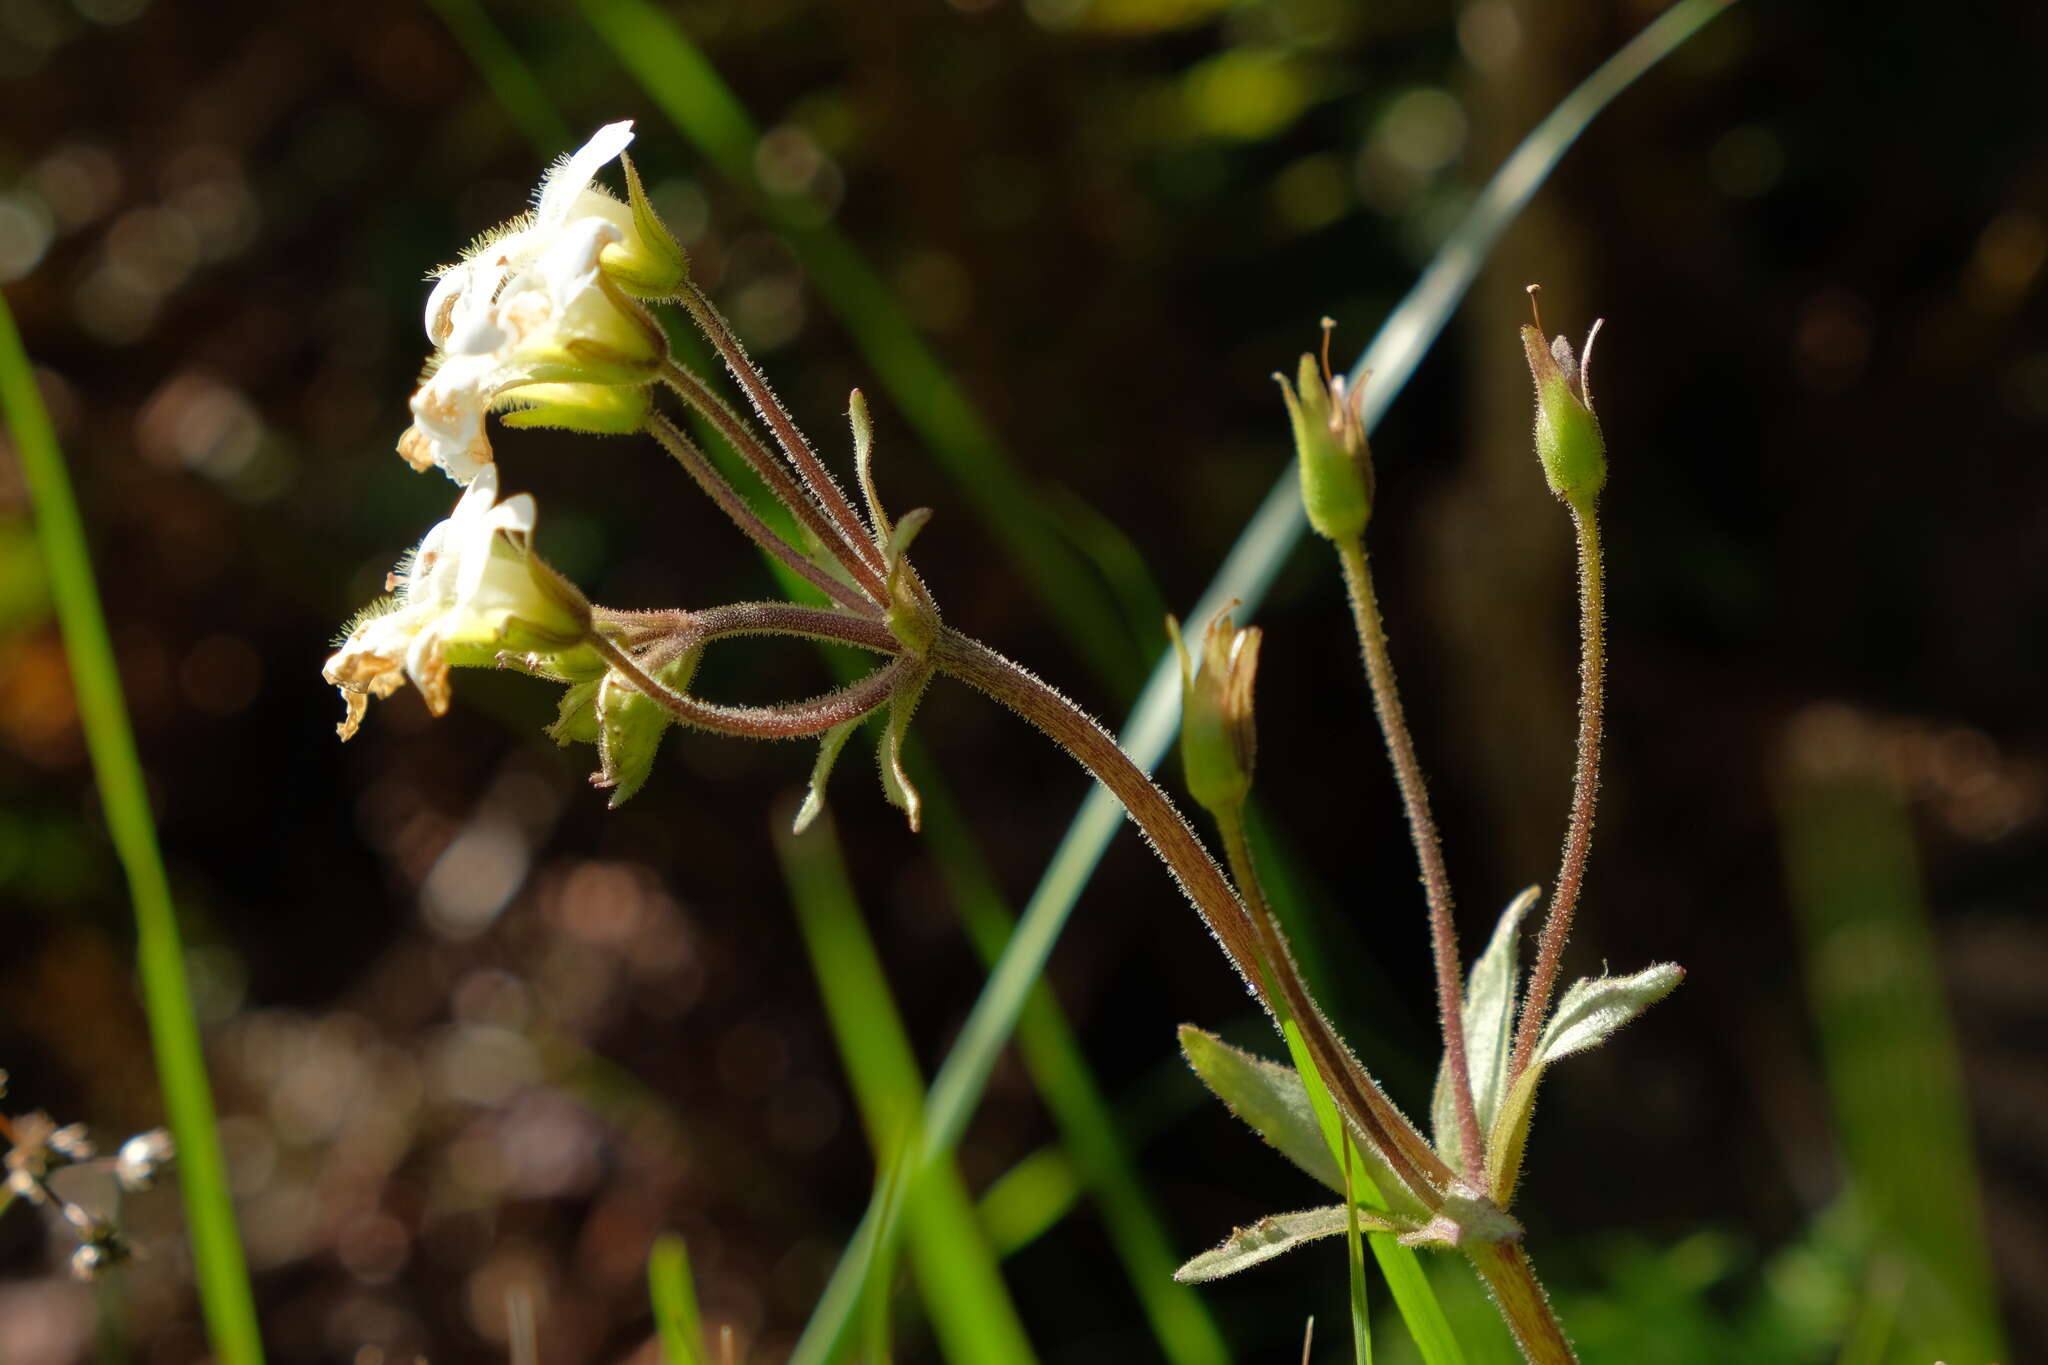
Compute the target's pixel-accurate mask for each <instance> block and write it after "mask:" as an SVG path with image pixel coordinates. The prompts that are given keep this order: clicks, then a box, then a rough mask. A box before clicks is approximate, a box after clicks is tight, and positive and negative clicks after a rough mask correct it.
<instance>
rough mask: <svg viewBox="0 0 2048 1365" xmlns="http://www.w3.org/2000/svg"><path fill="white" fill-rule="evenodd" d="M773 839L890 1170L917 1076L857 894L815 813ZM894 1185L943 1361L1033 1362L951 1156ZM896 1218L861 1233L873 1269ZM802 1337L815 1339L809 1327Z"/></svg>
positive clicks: (906, 1137) (912, 1131) (850, 1070)
mask: <svg viewBox="0 0 2048 1365" xmlns="http://www.w3.org/2000/svg"><path fill="white" fill-rule="evenodd" d="M776 836H777V838H776V851H777V856H778V857H779V859H780V861H781V864H782V873H783V877H784V880H785V881H786V882H787V883H788V886H789V892H790V899H791V900H792V901H793V902H794V903H795V906H796V911H797V919H798V922H799V924H800V926H801V927H802V929H803V936H804V945H805V947H806V948H808V949H809V951H810V955H811V966H812V969H813V972H814V973H815V975H816V976H817V979H818V987H819V990H820V991H821V992H822V994H823V995H824V997H825V1010H826V1014H827V1015H828V1016H829V1017H830V1019H831V1023H832V1033H833V1037H834V1038H835V1040H836V1041H837V1042H838V1045H839V1053H840V1058H841V1060H842V1061H843V1062H844V1063H845V1066H846V1071H847V1076H848V1079H849V1080H850V1081H851V1083H852V1086H853V1092H854V1098H855V1100H856V1101H857V1102H858V1104H859V1106H860V1110H861V1117H862V1120H863V1122H864V1123H865V1124H866V1126H867V1130H868V1137H869V1141H870V1142H871V1143H872V1145H873V1147H874V1149H875V1153H876V1160H877V1164H878V1165H880V1166H882V1167H885V1168H888V1167H894V1166H895V1165H896V1164H897V1161H898V1159H899V1154H900V1153H902V1152H905V1151H916V1150H918V1136H917V1132H918V1122H919V1109H920V1103H921V1101H922V1099H923V1097H924V1081H923V1077H922V1076H920V1075H919V1073H918V1069H917V1059H916V1055H915V1054H914V1053H913V1052H912V1050H911V1046H910V1038H909V1035H908V1034H907V1033H906V1032H905V1030H904V1027H903V1019H902V1015H901V1014H900V1012H899V1011H898V1010H897V1008H896V1001H895V998H894V997H893V996H892V995H891V994H890V991H889V983H888V980H887V978H886V976H885V975H884V973H883V971H882V963H881V958H880V957H879V956H878V955H877V954H876V952H875V945H874V940H873V939H872V938H871V937H870V936H869V934H868V930H867V924H866V922H865V921H864V920H863V919H862V918H861V913H860V907H859V906H858V904H856V902H855V900H854V896H853V891H852V888H851V885H850V884H849V882H848V879H847V873H846V866H845V864H844V862H843V861H842V860H841V858H840V854H839V846H838V843H837V842H836V840H835V839H834V837H833V834H832V827H831V822H830V821H829V820H820V821H819V822H818V823H817V824H816V825H814V826H813V827H812V829H811V831H810V832H809V833H808V834H806V835H804V836H803V837H801V838H798V837H796V836H794V835H791V834H789V833H788V832H787V826H786V825H783V826H781V827H779V828H778V829H777V830H776ZM902 1185H903V1189H902V1195H901V1199H902V1226H903V1228H904V1231H905V1234H906V1236H907V1237H908V1240H909V1250H910V1259H911V1268H912V1271H913V1272H914V1274H915V1275H916V1278H917V1281H918V1286H919V1290H920V1296H921V1297H922V1299H923V1301H924V1305H925V1310H926V1312H927V1313H929V1314H930V1316H931V1320H932V1326H933V1328H934V1329H935V1330H936V1331H937V1333H938V1336H939V1339H940V1342H941V1344H942V1345H943V1346H944V1348H945V1351H946V1354H947V1356H948V1357H949V1358H951V1359H953V1360H961V1361H967V1360H972V1361H987V1362H990V1365H1029V1362H1032V1361H1033V1360H1035V1356H1034V1355H1033V1353H1032V1350H1031V1345H1030V1342H1029V1340H1028V1339H1027V1338H1026V1337H1025V1334H1024V1326H1023V1323H1022V1321H1021V1320H1020V1319H1019V1318H1018V1316H1017V1310H1016V1307H1015V1305H1014V1304H1012V1303H1011V1301H1010V1296H1009V1291H1008V1290H1007V1289H1006V1288H1004V1286H1003V1281H1002V1276H1001V1273H1000V1272H999V1271H998V1269H997V1267H996V1260H995V1256H994V1254H993V1253H992V1252H991V1251H990V1250H989V1246H988V1241H987V1239H986V1238H985V1237H984V1236H983V1235H982V1231H981V1225H980V1223H979V1222H978V1221H977V1220H976V1218H975V1214H974V1206H973V1204H972V1203H971V1202H970V1201H969V1199H968V1197H967V1187H966V1185H965V1183H964V1182H963V1181H962V1180H961V1178H960V1172H959V1169H958V1167H956V1166H955V1165H954V1164H953V1161H952V1159H951V1158H950V1156H949V1157H947V1158H945V1159H943V1160H940V1161H933V1162H925V1163H922V1164H915V1165H913V1164H908V1163H906V1167H905V1171H904V1175H903V1179H902ZM887 1187H888V1182H881V1183H878V1186H877V1189H878V1191H883V1190H886V1189H887ZM893 1206H894V1202H893V1200H888V1199H885V1200H883V1201H882V1203H881V1204H880V1207H881V1208H883V1209H884V1210H888V1209H890V1208H892V1207H893ZM892 1221H894V1220H891V1219H887V1218H882V1219H877V1220H876V1224H875V1227H874V1228H873V1229H870V1230H867V1231H866V1233H865V1235H867V1236H869V1237H871V1238H873V1239H874V1243H873V1244H872V1245H871V1246H870V1248H869V1255H868V1264H869V1266H876V1265H880V1266H886V1265H887V1264H888V1263H889V1258H888V1255H887V1250H888V1246H889V1231H890V1230H889V1227H888V1223H889V1222H892ZM877 1248H879V1250H878V1249H877ZM866 1278H867V1277H866V1276H863V1280H862V1283H861V1287H862V1289H863V1291H864V1292H863V1293H862V1294H860V1295H857V1296H856V1302H857V1301H858V1298H859V1297H864V1296H865V1293H873V1292H883V1293H886V1289H878V1288H877V1287H876V1286H874V1285H871V1284H867V1283H865V1281H866ZM850 1306H851V1305H850ZM805 1340H806V1341H809V1340H811V1338H810V1337H809V1334H808V1333H807V1334H806V1338H805ZM836 1342H837V1334H836V1333H835V1334H834V1336H833V1338H832V1339H831V1340H829V1341H822V1342H815V1343H813V1349H818V1350H820V1351H821V1354H820V1355H819V1356H818V1357H817V1358H819V1359H824V1358H829V1354H830V1350H831V1348H832V1347H833V1346H834V1345H835V1344H836ZM804 1357H805V1347H804V1344H803V1343H802V1342H800V1343H799V1345H798V1350H797V1353H796V1356H795V1357H793V1358H798V1359H801V1358H804Z"/></svg>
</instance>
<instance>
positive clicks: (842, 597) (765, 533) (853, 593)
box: [647, 413, 882, 612]
mask: <svg viewBox="0 0 2048 1365" xmlns="http://www.w3.org/2000/svg"><path fill="white" fill-rule="evenodd" d="M647 430H648V431H650V432H652V433H653V435H654V439H655V440H657V441H659V442H661V445H662V448H663V449H664V450H666V451H668V453H669V454H671V455H673V456H675V459H676V463H677V464H679V465H681V466H682V467H683V469H684V470H685V471H686V472H688V474H689V476H690V477H691V478H692V479H695V480H696V481H697V486H698V487H699V488H701V489H703V490H704V492H705V494H706V495H707V496H709V497H710V499H711V500H712V501H713V502H715V503H717V504H718V507H719V510H720V511H722V512H724V513H725V514H726V515H727V516H729V517H731V518H732V519H733V524H734V525H736V526H738V527H739V528H740V530H741V531H743V532H745V533H746V537H747V539H749V540H751V541H753V542H754V543H755V544H756V545H758V546H760V547H761V548H762V549H764V550H766V551H767V552H768V553H769V554H771V555H774V556H775V557H776V558H777V559H779V560H781V561H782V562H783V563H784V564H787V565H788V566H789V567H790V569H791V570H793V571H794V572H796V573H797V574H800V575H801V576H802V577H803V578H804V580H805V581H806V582H808V583H810V584H811V586H812V587H815V588H816V589H817V590H818V591H820V592H822V593H824V594H825V595H826V596H827V597H829V598H831V599H832V600H833V601H835V602H837V603H839V604H840V605H841V606H843V607H846V608H848V609H850V610H853V611H858V612H872V611H873V610H874V609H875V602H876V601H878V600H882V599H881V598H877V599H874V600H870V599H869V598H867V597H864V596H862V595H861V594H860V592H858V591H857V590H855V589H853V588H850V587H848V586H847V585H846V584H844V583H842V582H840V581H839V580H838V579H836V578H834V577H833V576H832V575H831V574H829V573H826V572H825V571H824V570H823V569H822V568H820V567H818V565H816V564H814V563H813V562H812V561H811V559H810V557H809V556H808V555H806V554H804V552H803V551H801V550H799V549H797V548H796V546H794V545H791V544H790V543H789V542H788V541H786V540H784V539H783V538H782V537H781V536H779V535H777V534H775V531H774V528H773V527H771V526H769V525H768V523H767V522H765V521H763V520H761V518H760V517H759V516H758V515H757V514H756V513H755V512H754V509H753V508H751V507H749V506H747V503H746V499H744V498H742V497H741V496H740V495H739V494H738V493H736V492H734V491H733V487H732V485H731V484H729V483H727V482H726V481H725V478H724V476H723V475H721V474H720V473H719V472H718V471H717V470H716V469H714V468H712V467H711V461H710V460H708V459H706V458H705V456H704V452H703V451H701V450H699V449H697V443H696V442H695V441H692V440H691V439H690V438H689V437H687V436H685V435H684V434H683V432H682V429H681V428H679V427H678V426H676V424H675V423H673V422H671V421H669V420H668V418H666V417H663V416H661V415H660V414H659V413H656V414H654V415H653V416H651V417H649V418H648V419H647ZM799 503H801V496H799ZM879 581H880V580H877V582H878V583H879Z"/></svg>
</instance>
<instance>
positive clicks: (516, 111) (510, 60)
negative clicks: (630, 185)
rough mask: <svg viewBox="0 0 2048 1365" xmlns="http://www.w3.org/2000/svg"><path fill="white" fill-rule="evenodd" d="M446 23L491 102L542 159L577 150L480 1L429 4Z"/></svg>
mask: <svg viewBox="0 0 2048 1365" xmlns="http://www.w3.org/2000/svg"><path fill="white" fill-rule="evenodd" d="M430 3H431V4H432V5H433V7H434V11H435V13H437V14H439V15H440V16H441V22H442V23H444V24H446V25H447V26H448V31H449V32H450V33H453V34H454V35H455V41H456V43H457V44H458V45H459V46H460V47H461V48H462V51H463V55H464V56H466V57H468V58H469V60H470V63H471V65H473V66H475V67H476V69H477V71H478V72H479V73H481V74H482V76H483V78H484V84H486V85H488V86H490V88H491V96H492V98H494V99H496V100H497V101H498V107H499V108H501V109H503V110H504V111H505V114H506V117H508V118H510V119H511V120H512V122H513V124H514V125H515V126H517V127H518V129H519V132H520V134H521V136H523V137H525V139H526V140H527V142H528V143H529V144H530V145H532V146H533V147H535V148H538V149H539V150H540V152H541V154H542V155H543V156H546V157H549V158H553V157H554V156H556V155H557V154H559V153H561V152H565V151H567V150H569V149H570V148H572V147H574V146H575V145H576V140H575V133H574V132H573V131H572V130H571V129H570V127H569V124H568V121H567V120H566V119H564V118H563V117H562V114H561V111H560V110H558V109H556V108H555V104H554V101H553V100H551V99H549V98H548V96H547V92H546V91H545V90H543V89H542V88H541V84H540V81H539V80H537V79H536V78H535V77H534V74H533V69H532V68H531V67H529V66H528V65H527V64H526V62H525V61H524V60H523V59H522V58H521V57H520V56H519V51H518V49H517V48H515V47H513V46H512V44H511V43H510V42H509V41H507V39H506V37H505V35H504V34H503V33H501V32H499V30H498V27H497V25H495V24H493V23H492V22H491V20H490V16H489V15H487V14H485V13H484V10H483V6H482V5H480V4H478V3H477V0H430Z"/></svg>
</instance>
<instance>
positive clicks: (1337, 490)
mask: <svg viewBox="0 0 2048 1365" xmlns="http://www.w3.org/2000/svg"><path fill="white" fill-rule="evenodd" d="M1273 377H1274V378H1275V379H1277V380H1279V381H1280V395H1281V397H1282V398H1284V399H1285V400H1286V401H1287V416H1288V420H1289V421H1291V422H1292V423H1293V425H1294V449H1295V454H1296V455H1297V457H1298V460H1297V464H1298V467H1299V468H1300V470H1301V503H1302V507H1303V509H1304V510H1306V511H1307V513H1308V523H1309V525H1311V526H1313V527H1314V528H1315V529H1316V534H1318V535H1321V536H1324V537H1326V538H1328V539H1330V540H1356V539H1357V538H1358V537H1359V536H1361V535H1363V534H1364V533H1365V523H1366V522H1367V521H1368V520H1369V519H1370V518H1371V516H1372V485H1373V479H1372V449H1371V447H1370V446H1368V445H1367V444H1366V440H1365V427H1364V425H1363V424H1362V423H1361V422H1360V421H1359V417H1358V394H1357V393H1350V392H1347V391H1346V390H1345V387H1344V380H1343V377H1342V376H1338V377H1336V378H1325V371H1324V370H1322V369H1320V368H1318V367H1317V364H1316V359H1315V357H1314V356H1307V355H1305V356H1303V357H1302V358H1301V370H1300V374H1299V376H1298V378H1297V380H1296V383H1295V386H1294V387H1292V388H1290V387H1289V386H1288V383H1287V379H1286V377H1285V376H1283V375H1278V374H1276V375H1274V376H1273ZM1359 392H1363V390H1360V391H1359Z"/></svg>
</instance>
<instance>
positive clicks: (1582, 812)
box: [1508, 502, 1607, 1084]
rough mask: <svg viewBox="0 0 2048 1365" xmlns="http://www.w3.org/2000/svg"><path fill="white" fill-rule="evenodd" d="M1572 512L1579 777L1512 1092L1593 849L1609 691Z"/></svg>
mask: <svg viewBox="0 0 2048 1365" xmlns="http://www.w3.org/2000/svg"><path fill="white" fill-rule="evenodd" d="M1571 509H1572V526H1573V528H1574V529H1575V530H1576V531H1577V532H1578V541H1579V762H1578V773H1577V775H1576V776H1575V777H1574V779H1573V781H1572V810H1571V819H1570V822H1569V823H1568V824H1567V826H1566V828H1565V836H1564V858H1563V861H1562V862H1561V864H1560V865H1559V867H1558V870H1557V890H1556V892H1555V893H1554V894H1553V895H1552V896H1551V898H1550V914H1549V916H1548V917H1547V918H1546V919H1545V920H1544V921H1543V937H1542V938H1541V939H1540V940H1539V941H1538V943H1537V947H1536V966H1535V968H1534V970H1532V971H1531V972H1530V974H1529V994H1528V997H1527V998H1526V999H1525V1000H1524V1001H1523V1002H1522V1018H1521V1023H1520V1024H1519V1026H1518V1027H1517V1028H1516V1031H1515V1057H1514V1063H1513V1065H1512V1066H1511V1067H1510V1068H1509V1070H1508V1080H1509V1082H1510V1083H1511V1084H1512V1083H1513V1081H1514V1080H1515V1078H1517V1077H1519V1076H1520V1075H1521V1074H1522V1073H1523V1072H1524V1071H1526V1070H1527V1069H1528V1067H1529V1063H1530V1062H1531V1061H1532V1060H1533V1059H1534V1057H1535V1055H1536V1040H1537V1039H1538V1038H1539V1037H1540V1036H1541V1035H1542V1032H1543V1017H1544V1015H1545V1014H1547V1013H1549V1011H1550V998H1551V996H1552V995H1553V994H1554V993H1555V992H1556V990H1557V969H1558V963H1559V961H1560V960H1561V959H1562V958H1563V957H1564V945H1565V940H1566V939H1568V938H1570V937H1571V932H1572V912H1573V911H1575V910H1576V909H1577V908H1578V904H1579V891H1580V889H1581V888H1582V887H1583V886H1584V885H1585V882H1586V858H1587V855H1588V854H1590V853H1591V852H1592V849H1593V807H1594V803H1595V802H1596V800H1597V799H1598V797H1599V792H1600V736H1601V726H1602V722H1603V720H1604V718H1605V714H1606V690H1607V687H1606V684H1607V587H1606V582H1605V564H1604V555H1603V553H1602V551H1601V548H1600V516H1599V512H1598V510H1597V509H1596V508H1595V507H1594V506H1593V504H1592V503H1590V502H1588V503H1587V504H1586V505H1585V506H1583V507H1582V506H1580V505H1579V504H1578V503H1576V502H1574V503H1572V504H1571Z"/></svg>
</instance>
